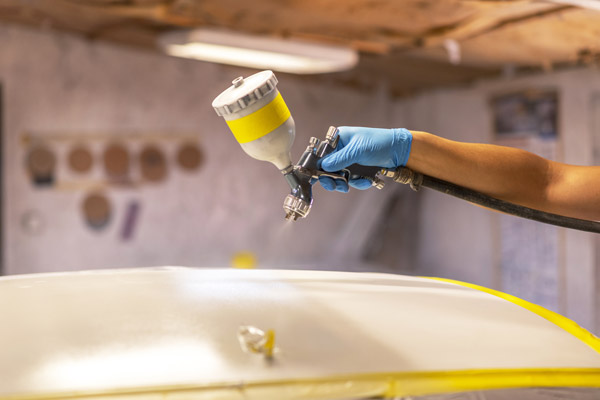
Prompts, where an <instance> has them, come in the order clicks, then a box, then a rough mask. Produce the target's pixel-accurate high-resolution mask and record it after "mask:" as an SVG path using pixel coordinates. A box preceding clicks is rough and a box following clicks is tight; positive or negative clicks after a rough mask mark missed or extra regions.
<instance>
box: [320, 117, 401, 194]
mask: <svg viewBox="0 0 600 400" xmlns="http://www.w3.org/2000/svg"><path fill="white" fill-rule="evenodd" d="M338 135H339V136H340V141H339V143H338V145H337V147H336V149H335V150H334V151H333V152H332V153H331V154H328V155H326V156H325V157H323V159H322V160H321V165H320V167H321V168H322V169H323V170H325V171H328V172H334V171H339V170H342V169H344V168H348V167H349V166H350V165H352V164H361V165H365V166H372V167H382V168H397V167H400V166H404V165H406V163H407V162H408V156H409V155H410V146H411V143H412V134H411V133H410V131H409V130H408V129H404V128H398V129H379V128H361V127H356V126H340V127H339V128H338ZM319 182H320V183H321V186H323V187H324V188H325V189H327V190H337V191H339V192H347V191H348V185H347V184H346V183H345V182H344V181H342V180H340V179H336V180H333V179H331V178H328V177H320V178H319ZM349 184H350V186H352V187H354V188H356V189H361V190H364V189H368V188H370V187H371V181H369V180H368V179H351V180H350V182H349Z"/></svg>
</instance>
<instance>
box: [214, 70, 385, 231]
mask: <svg viewBox="0 0 600 400" xmlns="http://www.w3.org/2000/svg"><path fill="white" fill-rule="evenodd" d="M212 106H213V108H214V109H215V111H216V112H217V115H219V116H222V117H223V118H224V119H225V122H226V123H227V125H228V126H229V128H230V129H231V132H232V133H233V135H234V136H235V138H236V140H237V141H238V143H239V144H240V145H241V146H242V149H243V150H244V151H245V152H246V153H247V154H248V155H249V156H250V157H253V158H255V159H257V160H262V161H269V162H271V163H272V164H274V165H275V166H276V167H277V168H278V169H279V170H280V171H281V173H282V174H283V175H284V177H285V180H286V181H287V183H288V184H289V186H290V188H291V193H290V194H289V195H288V196H287V197H286V198H285V200H284V203H283V208H284V210H285V213H286V219H288V220H292V221H295V220H297V219H298V218H304V217H306V216H307V215H308V213H309V212H310V208H311V205H312V200H313V196H312V183H314V181H315V179H318V178H319V177H320V176H328V177H330V178H333V179H342V180H344V181H346V182H348V180H349V179H355V178H364V179H369V180H370V181H371V182H372V183H373V185H374V186H376V187H378V188H380V189H381V188H382V187H383V182H382V181H381V180H380V179H379V178H377V177H376V175H377V173H378V172H380V170H381V169H380V168H377V167H362V166H358V165H353V166H350V167H349V168H348V169H346V170H343V171H338V172H326V171H323V170H321V169H320V168H318V164H319V160H320V159H321V158H323V157H324V156H326V155H327V154H329V153H331V152H332V151H333V150H334V149H335V148H336V146H337V144H338V141H339V136H338V135H337V129H336V128H335V127H330V128H329V130H328V132H327V135H326V137H325V139H324V140H322V141H321V140H319V139H317V138H315V137H313V138H311V139H310V142H309V145H308V147H307V148H306V150H305V152H304V153H303V154H302V156H301V157H300V161H298V164H296V165H292V161H291V154H290V149H291V147H292V144H293V142H294V137H295V124H294V119H293V118H292V116H291V113H290V111H289V109H288V108H287V106H286V104H285V102H284V101H283V98H282V97H281V94H280V93H279V91H278V90H277V78H276V77H275V74H274V73H273V72H272V71H262V72H259V73H256V74H254V75H252V76H249V77H247V78H243V77H239V78H236V79H234V80H233V82H232V86H230V87H229V88H228V89H226V90H225V91H224V92H223V93H221V94H220V95H219V96H217V97H216V98H215V100H214V101H213V103H212Z"/></svg>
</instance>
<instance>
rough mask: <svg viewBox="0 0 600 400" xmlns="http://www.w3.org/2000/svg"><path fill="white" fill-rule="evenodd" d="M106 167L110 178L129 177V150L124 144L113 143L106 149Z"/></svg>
mask: <svg viewBox="0 0 600 400" xmlns="http://www.w3.org/2000/svg"><path fill="white" fill-rule="evenodd" d="M104 169H105V170H106V174H107V175H108V177H109V178H112V179H124V178H127V176H128V175H129V152H128V151H127V148H126V147H125V146H124V145H122V144H119V143H113V144H110V145H109V146H108V147H107V148H106V150H104Z"/></svg>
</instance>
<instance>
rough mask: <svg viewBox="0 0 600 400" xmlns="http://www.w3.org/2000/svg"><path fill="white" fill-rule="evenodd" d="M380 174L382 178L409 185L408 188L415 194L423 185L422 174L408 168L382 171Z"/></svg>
mask: <svg viewBox="0 0 600 400" xmlns="http://www.w3.org/2000/svg"><path fill="white" fill-rule="evenodd" d="M381 172H382V174H383V175H384V176H386V177H388V178H392V179H393V180H394V182H398V183H402V184H404V185H407V184H408V185H410V188H411V189H412V190H414V191H415V192H416V191H418V190H419V189H421V185H422V184H423V174H420V173H418V172H415V171H413V170H412V169H410V168H406V167H398V168H397V169H393V170H390V169H383V170H382V171H381Z"/></svg>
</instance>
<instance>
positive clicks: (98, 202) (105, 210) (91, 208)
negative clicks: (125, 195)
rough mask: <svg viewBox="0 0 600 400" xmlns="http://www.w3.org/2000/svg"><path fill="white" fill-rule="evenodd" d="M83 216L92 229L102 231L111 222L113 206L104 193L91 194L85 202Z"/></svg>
mask: <svg viewBox="0 0 600 400" xmlns="http://www.w3.org/2000/svg"><path fill="white" fill-rule="evenodd" d="M82 208H83V215H84V217H85V221H86V222H87V223H88V225H90V227H92V228H95V229H101V228H104V227H105V226H106V224H107V223H108V221H109V220H110V214H111V206H110V203H109V201H108V199H107V198H106V196H105V195H104V194H102V193H90V194H88V195H87V196H86V198H85V199H84V200H83V205H82Z"/></svg>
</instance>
